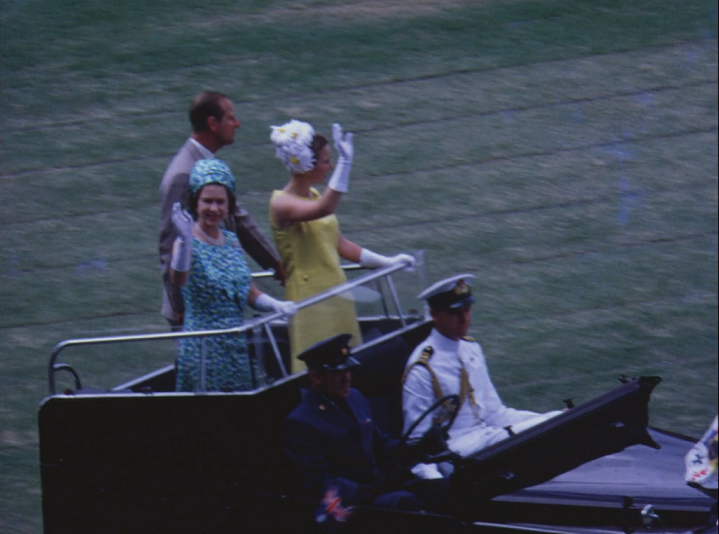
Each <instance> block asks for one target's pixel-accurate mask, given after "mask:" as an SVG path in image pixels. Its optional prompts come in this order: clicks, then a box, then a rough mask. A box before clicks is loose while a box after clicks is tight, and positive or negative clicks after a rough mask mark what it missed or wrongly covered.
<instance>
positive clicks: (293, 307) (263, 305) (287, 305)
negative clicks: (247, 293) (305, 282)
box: [253, 293, 297, 319]
mask: <svg viewBox="0 0 719 534" xmlns="http://www.w3.org/2000/svg"><path fill="white" fill-rule="evenodd" d="M253 308H254V309H256V310H257V311H261V312H278V313H281V314H282V317H283V318H284V319H289V318H290V317H292V316H293V315H294V314H295V313H297V304H295V303H294V302H292V301H291V300H277V299H276V298H272V297H270V296H269V295H268V294H267V293H260V295H259V296H258V297H257V300H255V305H254V306H253Z"/></svg>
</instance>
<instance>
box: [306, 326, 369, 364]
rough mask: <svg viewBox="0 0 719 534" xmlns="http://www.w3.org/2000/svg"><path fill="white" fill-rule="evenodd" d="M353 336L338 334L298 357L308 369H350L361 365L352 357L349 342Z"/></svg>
mask: <svg viewBox="0 0 719 534" xmlns="http://www.w3.org/2000/svg"><path fill="white" fill-rule="evenodd" d="M350 339H352V334H338V335H336V336H333V337H331V338H329V339H325V340H324V341H320V342H319V343H316V344H314V345H312V346H311V347H310V348H309V349H307V350H306V351H304V352H303V353H301V354H300V355H298V356H297V358H299V359H300V360H302V361H303V362H305V363H306V364H307V367H308V369H330V370H338V371H339V370H341V369H349V368H350V367H354V366H355V365H359V364H360V363H359V362H358V361H357V360H355V359H354V358H353V357H352V356H350V348H349V345H348V343H349V341H350Z"/></svg>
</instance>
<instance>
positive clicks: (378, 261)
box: [359, 248, 390, 269]
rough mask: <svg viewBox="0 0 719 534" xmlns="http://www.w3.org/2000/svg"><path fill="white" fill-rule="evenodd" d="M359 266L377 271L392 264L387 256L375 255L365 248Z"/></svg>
mask: <svg viewBox="0 0 719 534" xmlns="http://www.w3.org/2000/svg"><path fill="white" fill-rule="evenodd" d="M359 264H360V265H361V266H362V267H368V268H370V269H377V268H378V267H386V266H387V265H389V264H390V261H389V258H388V257H387V256H382V255H381V254H375V253H374V252H372V251H371V250H367V249H366V248H363V249H362V251H361V252H360V257H359Z"/></svg>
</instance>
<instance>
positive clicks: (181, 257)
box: [170, 237, 192, 273]
mask: <svg viewBox="0 0 719 534" xmlns="http://www.w3.org/2000/svg"><path fill="white" fill-rule="evenodd" d="M175 243H177V246H176V247H174V249H173V251H172V261H171V262H170V267H172V269H173V270H174V271H177V272H179V273H186V272H188V271H189V270H190V262H191V260H192V248H191V247H190V244H189V243H186V242H185V240H184V239H182V238H181V237H178V238H176V239H175Z"/></svg>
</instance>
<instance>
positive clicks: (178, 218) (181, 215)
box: [172, 202, 195, 243]
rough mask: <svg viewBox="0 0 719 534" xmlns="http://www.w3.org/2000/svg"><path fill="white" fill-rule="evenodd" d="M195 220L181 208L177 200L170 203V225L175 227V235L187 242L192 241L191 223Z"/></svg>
mask: <svg viewBox="0 0 719 534" xmlns="http://www.w3.org/2000/svg"><path fill="white" fill-rule="evenodd" d="M193 224H195V222H194V221H193V220H192V217H191V216H190V214H189V213H187V212H186V211H185V210H183V209H182V206H181V205H180V203H179V202H175V203H174V204H173V205H172V225H173V226H174V227H175V231H176V232H177V235H178V236H179V237H181V238H182V239H184V240H185V242H187V243H189V242H190V241H192V225H193Z"/></svg>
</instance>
